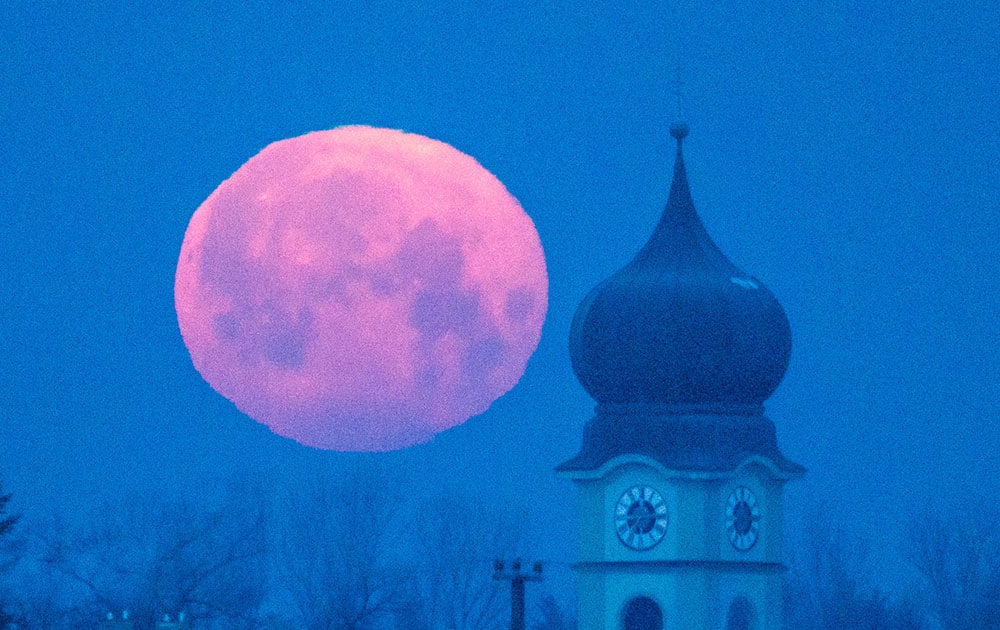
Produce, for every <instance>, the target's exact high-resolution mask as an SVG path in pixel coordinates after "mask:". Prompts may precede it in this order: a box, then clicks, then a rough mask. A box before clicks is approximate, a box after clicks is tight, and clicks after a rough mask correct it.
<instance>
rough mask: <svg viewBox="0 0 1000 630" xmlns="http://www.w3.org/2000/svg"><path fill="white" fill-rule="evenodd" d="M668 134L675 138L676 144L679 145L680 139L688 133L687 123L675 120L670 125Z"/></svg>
mask: <svg viewBox="0 0 1000 630" xmlns="http://www.w3.org/2000/svg"><path fill="white" fill-rule="evenodd" d="M670 135H672V136H673V137H674V138H676V139H677V146H678V147H680V144H681V140H683V139H684V138H686V137H687V135H688V126H687V123H683V122H675V123H674V124H672V125H670Z"/></svg>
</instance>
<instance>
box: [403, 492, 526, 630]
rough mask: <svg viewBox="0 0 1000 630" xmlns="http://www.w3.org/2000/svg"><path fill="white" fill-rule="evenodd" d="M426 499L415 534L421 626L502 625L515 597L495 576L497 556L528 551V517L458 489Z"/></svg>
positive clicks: (472, 629)
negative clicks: (526, 546) (526, 525)
mask: <svg viewBox="0 0 1000 630" xmlns="http://www.w3.org/2000/svg"><path fill="white" fill-rule="evenodd" d="M427 503H428V505H427V507H426V508H424V509H422V510H420V518H419V522H418V523H417V527H416V536H414V540H415V542H416V544H417V553H418V554H419V557H418V558H417V566H418V567H419V579H418V581H417V588H418V591H417V594H418V596H419V598H420V600H421V602H422V603H423V605H422V607H421V611H420V612H421V620H422V625H423V626H424V627H428V628H433V629H434V630H486V629H491V628H498V627H501V626H502V625H503V623H504V620H505V619H507V618H508V616H509V613H510V609H509V606H510V597H509V589H508V588H506V587H505V585H504V583H501V582H497V581H496V580H494V579H493V561H494V559H503V558H507V559H512V558H514V557H515V556H519V555H523V552H524V545H525V535H524V527H523V525H522V523H523V522H524V521H525V519H523V518H520V519H519V518H517V516H515V515H513V514H512V513H511V512H510V510H507V509H503V508H499V507H496V506H491V505H489V504H486V503H485V502H483V501H482V500H479V499H475V498H473V497H470V496H465V495H463V494H462V493H461V492H458V491H456V490H451V491H446V492H444V493H442V494H440V495H438V496H435V497H433V498H432V499H430V500H429V501H427Z"/></svg>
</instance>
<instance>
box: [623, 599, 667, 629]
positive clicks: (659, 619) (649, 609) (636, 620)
mask: <svg viewBox="0 0 1000 630" xmlns="http://www.w3.org/2000/svg"><path fill="white" fill-rule="evenodd" d="M622 629H623V630H663V612H662V611H661V610H660V605H659V604H657V603H656V602H655V601H653V600H652V599H650V598H648V597H636V598H633V599H632V600H630V601H629V603H628V604H626V605H625V615H624V616H623V618H622Z"/></svg>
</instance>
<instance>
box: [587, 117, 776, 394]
mask: <svg viewBox="0 0 1000 630" xmlns="http://www.w3.org/2000/svg"><path fill="white" fill-rule="evenodd" d="M670 133H671V135H672V136H673V137H674V138H676V140H677V157H676V161H675V163H674V176H673V182H672V184H671V186H670V196H669V199H668V200H667V205H666V208H665V209H664V211H663V215H662V217H661V218H660V222H659V224H658V225H657V226H656V229H655V230H654V232H653V235H652V236H651V237H650V239H649V241H648V242H647V243H646V244H645V246H644V247H643V248H642V249H641V250H640V251H639V253H638V254H637V255H636V256H635V258H633V259H632V261H631V262H629V263H628V264H627V265H625V267H623V268H622V269H621V270H619V271H618V272H616V273H615V274H613V275H612V276H611V277H610V278H608V279H607V280H605V281H604V282H601V283H600V284H598V285H597V286H596V287H595V288H594V289H593V290H592V291H591V292H590V294H589V295H587V297H586V298H584V300H583V302H582V303H581V304H580V306H579V308H578V309H577V311H576V315H575V316H574V318H573V324H572V327H571V330H570V341H569V350H570V357H571V359H572V363H573V370H574V372H576V376H577V378H578V379H579V381H580V383H581V384H582V385H583V386H584V388H585V389H586V390H587V391H588V392H589V393H590V395H591V396H592V397H593V398H594V399H595V400H597V402H598V403H600V404H601V405H603V406H605V407H608V408H612V407H618V406H620V405H626V406H634V405H637V404H638V405H654V406H657V407H659V408H662V407H663V406H667V407H670V408H673V407H677V408H691V409H703V410H704V411H705V412H708V413H748V412H749V413H754V411H749V410H753V409H757V410H759V409H760V407H761V405H762V403H763V402H764V400H765V399H766V398H767V397H768V396H770V395H771V394H772V393H773V392H774V390H775V388H777V386H778V384H779V383H780V382H781V379H782V377H783V376H784V374H785V370H786V369H787V367H788V361H789V356H790V353H791V346H792V340H791V330H790V328H789V325H788V319H787V317H786V316H785V312H784V310H783V309H782V308H781V305H780V304H779V303H778V301H777V300H776V299H775V298H774V296H773V295H772V294H771V292H770V291H768V290H767V288H765V287H764V285H763V284H761V282H760V281H759V280H757V279H755V278H753V277H751V276H748V275H747V274H746V273H744V272H743V271H741V270H740V269H738V268H737V267H736V266H735V265H734V264H733V263H732V262H730V261H729V259H728V258H726V256H725V255H724V254H723V253H722V252H721V251H720V250H719V248H718V247H717V246H716V245H715V243H713V242H712V239H711V238H710V237H709V235H708V232H707V231H706V230H705V227H704V226H703V225H702V223H701V219H699V218H698V214H697V212H696V211H695V208H694V203H693V202H692V200H691V193H690V190H689V189H688V181H687V174H686V173H685V170H684V157H683V154H682V151H681V144H682V141H683V139H684V137H685V136H686V135H687V126H686V125H682V124H677V125H673V126H672V127H671V129H670ZM744 410H748V411H744Z"/></svg>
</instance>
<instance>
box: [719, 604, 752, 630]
mask: <svg viewBox="0 0 1000 630" xmlns="http://www.w3.org/2000/svg"><path fill="white" fill-rule="evenodd" d="M755 626H756V624H754V622H753V604H751V603H750V602H749V601H748V600H747V598H746V597H737V598H736V599H734V600H733V603H732V604H730V605H729V614H728V615H726V630H754V627H755Z"/></svg>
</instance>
